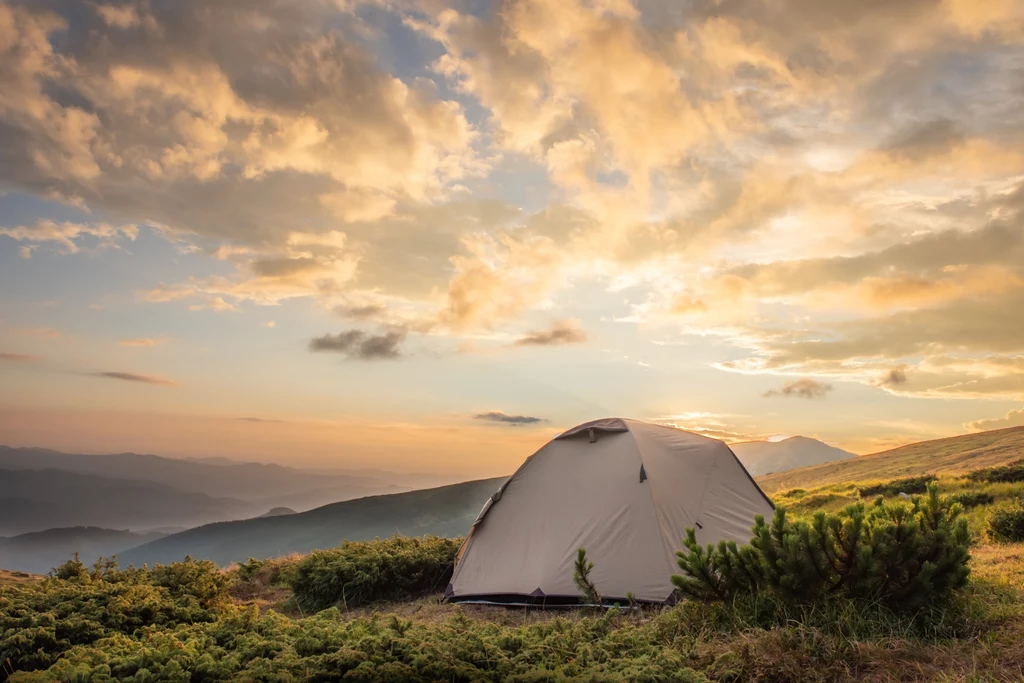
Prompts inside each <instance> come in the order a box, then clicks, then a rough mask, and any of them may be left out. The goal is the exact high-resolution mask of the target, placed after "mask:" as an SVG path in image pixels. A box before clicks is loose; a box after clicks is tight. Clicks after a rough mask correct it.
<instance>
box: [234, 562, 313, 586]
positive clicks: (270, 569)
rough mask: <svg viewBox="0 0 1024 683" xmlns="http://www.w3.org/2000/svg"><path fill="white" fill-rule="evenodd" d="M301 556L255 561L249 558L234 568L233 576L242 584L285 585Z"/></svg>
mask: <svg viewBox="0 0 1024 683" xmlns="http://www.w3.org/2000/svg"><path fill="white" fill-rule="evenodd" d="M300 559H301V555H289V556H287V557H276V558H272V559H265V560H257V559H255V558H252V557H250V558H249V559H248V560H246V561H245V562H242V563H241V564H239V565H238V566H237V567H236V568H235V576H236V577H237V578H238V580H239V581H242V582H244V583H249V582H254V583H260V584H263V585H267V586H276V585H286V584H288V583H289V581H290V580H291V575H292V572H293V571H294V570H295V567H296V565H297V564H298V563H299V560H300Z"/></svg>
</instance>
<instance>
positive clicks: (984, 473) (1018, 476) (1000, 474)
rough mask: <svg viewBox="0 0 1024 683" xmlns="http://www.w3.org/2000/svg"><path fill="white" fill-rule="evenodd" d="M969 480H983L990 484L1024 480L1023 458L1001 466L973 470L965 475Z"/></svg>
mask: <svg viewBox="0 0 1024 683" xmlns="http://www.w3.org/2000/svg"><path fill="white" fill-rule="evenodd" d="M967 478H968V479H970V480H971V481H983V482H988V483H990V484H996V483H1009V484H1012V483H1016V482H1021V481H1024V458H1022V459H1021V460H1016V461H1014V462H1011V463H1010V464H1008V465H1003V466H1002V467H986V468H985V469H981V470H975V471H973V472H971V473H969V474H968V475H967Z"/></svg>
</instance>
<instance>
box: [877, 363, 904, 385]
mask: <svg viewBox="0 0 1024 683" xmlns="http://www.w3.org/2000/svg"><path fill="white" fill-rule="evenodd" d="M906 383H907V369H906V366H904V365H901V366H899V367H895V368H890V369H889V371H888V372H887V373H885V375H884V376H883V377H882V378H881V379H880V380H878V384H879V385H881V386H899V385H901V384H906Z"/></svg>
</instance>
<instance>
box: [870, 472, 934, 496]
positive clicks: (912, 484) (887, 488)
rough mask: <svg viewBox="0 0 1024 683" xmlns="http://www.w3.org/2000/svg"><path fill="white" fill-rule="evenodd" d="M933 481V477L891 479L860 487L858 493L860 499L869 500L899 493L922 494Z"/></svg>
mask: <svg viewBox="0 0 1024 683" xmlns="http://www.w3.org/2000/svg"><path fill="white" fill-rule="evenodd" d="M933 481H935V477H934V476H933V475H926V476H923V477H907V478H906V479H893V480H892V481H884V482H881V483H879V484H871V485H869V486H862V487H861V488H859V489H858V491H859V492H860V497H861V498H871V497H872V496H896V495H899V494H901V493H907V494H914V493H924V492H925V491H927V490H928V485H929V484H930V483H932V482H933Z"/></svg>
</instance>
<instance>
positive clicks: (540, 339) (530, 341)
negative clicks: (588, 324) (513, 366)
mask: <svg viewBox="0 0 1024 683" xmlns="http://www.w3.org/2000/svg"><path fill="white" fill-rule="evenodd" d="M587 338H588V335H587V332H586V330H584V329H583V328H582V327H580V322H579V321H578V320H559V321H557V322H555V324H554V325H552V326H551V327H550V328H548V329H546V330H530V331H529V332H527V333H526V334H524V335H523V336H521V337H519V338H518V339H516V341H515V345H516V346H563V345H565V344H583V343H585V342H586V341H587Z"/></svg>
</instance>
